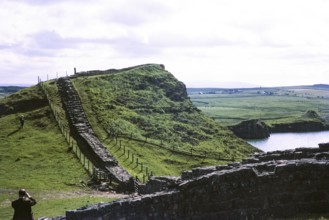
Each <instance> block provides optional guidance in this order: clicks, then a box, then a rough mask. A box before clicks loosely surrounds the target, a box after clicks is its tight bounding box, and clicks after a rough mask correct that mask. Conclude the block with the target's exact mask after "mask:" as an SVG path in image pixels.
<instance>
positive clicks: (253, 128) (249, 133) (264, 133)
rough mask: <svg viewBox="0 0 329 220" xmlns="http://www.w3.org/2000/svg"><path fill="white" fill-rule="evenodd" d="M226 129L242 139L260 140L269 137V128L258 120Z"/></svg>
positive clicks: (247, 121) (243, 122)
mask: <svg viewBox="0 0 329 220" xmlns="http://www.w3.org/2000/svg"><path fill="white" fill-rule="evenodd" d="M228 128H229V129H230V130H232V131H233V133H234V134H235V135H236V136H238V137H240V138H243V139H261V138H267V137H269V136H270V129H269V127H268V126H267V125H266V124H265V123H264V122H263V121H261V120H259V119H252V120H246V121H242V122H240V123H239V124H237V125H233V126H229V127H228Z"/></svg>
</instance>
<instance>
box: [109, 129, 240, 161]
mask: <svg viewBox="0 0 329 220" xmlns="http://www.w3.org/2000/svg"><path fill="white" fill-rule="evenodd" d="M118 137H121V138H123V139H129V140H133V141H136V142H141V143H146V144H149V145H153V146H156V147H160V148H163V149H166V150H169V151H171V152H173V153H178V154H183V155H186V156H192V157H199V158H208V159H215V160H223V161H235V158H234V157H232V158H227V157H226V158H224V157H222V155H221V153H220V152H214V151H200V150H195V149H193V148H190V149H189V150H182V149H178V148H177V147H174V146H172V147H169V146H166V145H164V144H163V141H162V140H160V141H159V142H158V143H155V142H153V141H150V140H147V138H145V139H144V140H141V139H138V138H134V137H133V135H132V133H131V134H130V135H128V134H118V135H116V136H115V138H118Z"/></svg>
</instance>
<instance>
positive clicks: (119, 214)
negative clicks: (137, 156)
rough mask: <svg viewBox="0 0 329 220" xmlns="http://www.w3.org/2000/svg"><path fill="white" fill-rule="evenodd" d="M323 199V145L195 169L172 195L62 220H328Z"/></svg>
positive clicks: (328, 171)
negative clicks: (314, 219)
mask: <svg viewBox="0 0 329 220" xmlns="http://www.w3.org/2000/svg"><path fill="white" fill-rule="evenodd" d="M165 179H166V178H164V179H162V181H166V180H165ZM167 180H168V183H169V182H172V180H169V179H167ZM151 184H154V183H151ZM160 185H164V183H163V182H162V183H161V184H159V186H160ZM172 186H174V185H172ZM328 195H329V144H328V143H326V144H321V145H320V148H299V149H295V150H288V151H282V152H280V151H275V152H268V153H261V154H256V155H254V156H253V157H252V158H249V159H248V160H245V161H244V162H243V163H232V164H229V165H226V166H213V167H207V168H197V169H194V170H192V171H187V172H186V173H184V174H183V175H182V179H181V182H180V183H179V184H177V185H176V186H174V187H173V188H172V189H167V190H165V191H161V192H158V193H154V194H149V195H144V196H138V197H134V198H129V199H123V200H119V201H115V202H112V203H107V204H98V205H94V206H91V207H87V208H82V209H80V210H76V211H67V212H66V219H67V220H78V219H79V220H91V219H102V220H110V219H111V220H112V219H125V220H129V219H200V220H201V219H209V220H210V219H281V218H300V217H303V215H308V214H312V215H317V216H323V215H327V214H329V209H328V207H329V196H328Z"/></svg>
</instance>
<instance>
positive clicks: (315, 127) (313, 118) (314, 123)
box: [270, 110, 329, 132]
mask: <svg viewBox="0 0 329 220" xmlns="http://www.w3.org/2000/svg"><path fill="white" fill-rule="evenodd" d="M270 130H271V132H307V131H323V130H329V124H327V123H326V121H325V120H324V119H322V118H321V117H320V116H319V115H318V113H317V112H316V111H313V110H309V111H307V112H306V113H305V114H304V115H303V116H302V118H301V120H300V121H296V122H294V123H289V124H272V125H271V128H270Z"/></svg>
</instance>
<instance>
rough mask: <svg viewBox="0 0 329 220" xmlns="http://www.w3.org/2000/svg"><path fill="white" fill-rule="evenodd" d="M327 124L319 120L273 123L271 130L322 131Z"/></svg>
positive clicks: (326, 128) (325, 128) (327, 127)
mask: <svg viewBox="0 0 329 220" xmlns="http://www.w3.org/2000/svg"><path fill="white" fill-rule="evenodd" d="M328 129H329V126H328V125H326V124H325V123H323V122H321V121H300V122H295V123H289V124H273V125H272V126H271V128H270V130H271V132H273V133H275V132H307V131H324V130H328Z"/></svg>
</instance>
